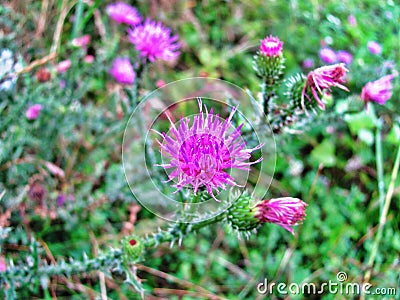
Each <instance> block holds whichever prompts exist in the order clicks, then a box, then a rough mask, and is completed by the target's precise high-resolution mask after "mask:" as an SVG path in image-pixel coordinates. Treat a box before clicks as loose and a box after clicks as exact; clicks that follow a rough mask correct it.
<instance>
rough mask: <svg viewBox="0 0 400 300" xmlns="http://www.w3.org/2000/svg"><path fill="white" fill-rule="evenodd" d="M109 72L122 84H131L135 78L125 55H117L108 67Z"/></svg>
mask: <svg viewBox="0 0 400 300" xmlns="http://www.w3.org/2000/svg"><path fill="white" fill-rule="evenodd" d="M110 74H111V75H112V76H113V77H114V79H115V80H116V81H118V82H120V83H123V84H132V83H133V82H134V81H135V78H136V74H135V71H134V70H133V67H132V65H131V62H130V61H129V58H127V57H117V58H116V59H115V60H114V62H113V65H112V67H111V69H110Z"/></svg>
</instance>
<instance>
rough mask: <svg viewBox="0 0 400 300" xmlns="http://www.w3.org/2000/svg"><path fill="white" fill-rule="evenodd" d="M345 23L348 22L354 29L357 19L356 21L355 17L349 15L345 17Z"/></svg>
mask: <svg viewBox="0 0 400 300" xmlns="http://www.w3.org/2000/svg"><path fill="white" fill-rule="evenodd" d="M347 21H348V22H349V24H350V25H351V26H353V27H356V26H357V19H356V17H355V16H354V15H349V16H348V17H347Z"/></svg>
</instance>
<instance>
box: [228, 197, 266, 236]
mask: <svg viewBox="0 0 400 300" xmlns="http://www.w3.org/2000/svg"><path fill="white" fill-rule="evenodd" d="M251 202H252V197H251V196H250V195H249V194H247V193H243V194H242V195H241V196H240V197H239V198H238V199H237V200H236V201H235V202H234V203H233V204H232V206H231V207H230V208H229V210H228V214H227V218H228V222H229V224H230V226H231V227H232V229H234V230H237V231H239V232H246V231H251V230H253V229H256V228H257V227H258V226H259V225H260V224H261V223H260V221H259V220H258V219H257V218H256V216H255V211H254V208H252V203H251Z"/></svg>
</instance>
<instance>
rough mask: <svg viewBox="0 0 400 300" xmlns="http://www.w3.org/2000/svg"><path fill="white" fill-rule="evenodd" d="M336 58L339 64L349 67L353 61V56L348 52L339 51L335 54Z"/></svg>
mask: <svg viewBox="0 0 400 300" xmlns="http://www.w3.org/2000/svg"><path fill="white" fill-rule="evenodd" d="M337 58H338V60H339V61H340V62H342V63H345V64H346V65H350V64H351V62H352V61H353V55H351V53H350V52H347V51H344V50H340V51H338V53H337Z"/></svg>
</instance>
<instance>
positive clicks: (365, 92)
mask: <svg viewBox="0 0 400 300" xmlns="http://www.w3.org/2000/svg"><path fill="white" fill-rule="evenodd" d="M394 77H395V75H394V74H390V75H386V76H383V77H382V78H380V79H378V80H376V81H372V82H368V83H367V84H366V85H365V86H364V87H363V89H362V91H361V99H362V100H363V101H364V102H365V105H367V104H368V102H370V101H374V102H376V103H379V104H381V105H384V104H385V103H386V101H387V100H389V99H390V97H392V94H393V92H392V89H393V85H392V80H393V78H394Z"/></svg>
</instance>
